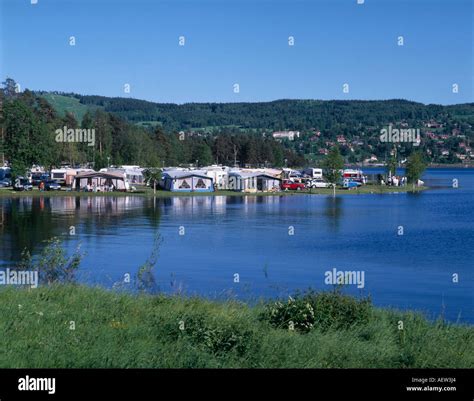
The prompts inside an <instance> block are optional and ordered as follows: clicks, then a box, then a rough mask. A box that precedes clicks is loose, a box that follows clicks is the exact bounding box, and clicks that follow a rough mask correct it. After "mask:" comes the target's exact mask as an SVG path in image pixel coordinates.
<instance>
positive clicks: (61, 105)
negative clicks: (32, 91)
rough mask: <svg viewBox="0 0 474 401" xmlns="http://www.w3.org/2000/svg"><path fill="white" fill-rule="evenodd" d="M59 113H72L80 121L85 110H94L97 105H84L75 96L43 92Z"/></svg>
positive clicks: (63, 114) (61, 114) (62, 114)
mask: <svg viewBox="0 0 474 401" xmlns="http://www.w3.org/2000/svg"><path fill="white" fill-rule="evenodd" d="M42 96H43V97H44V98H45V99H46V100H47V101H48V102H49V103H50V104H51V105H52V106H53V107H54V109H55V110H56V111H57V112H58V113H59V115H60V116H62V117H64V116H65V115H66V113H67V112H69V113H72V114H74V117H75V118H76V120H77V121H79V122H81V121H82V118H83V117H84V114H86V112H87V110H91V111H93V110H95V109H97V108H98V107H97V106H86V105H84V104H82V103H80V102H79V99H77V98H75V97H69V96H63V95H55V94H52V93H45V94H44V95H42Z"/></svg>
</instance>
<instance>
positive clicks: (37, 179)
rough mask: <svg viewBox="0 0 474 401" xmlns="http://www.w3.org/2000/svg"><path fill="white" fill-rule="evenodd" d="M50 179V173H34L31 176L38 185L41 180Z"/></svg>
mask: <svg viewBox="0 0 474 401" xmlns="http://www.w3.org/2000/svg"><path fill="white" fill-rule="evenodd" d="M49 179H50V177H49V174H37V173H36V174H33V176H32V177H31V183H32V184H33V185H34V186H35V187H37V186H38V185H39V184H40V183H41V181H48V180H49Z"/></svg>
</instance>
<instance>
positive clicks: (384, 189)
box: [0, 185, 429, 198]
mask: <svg viewBox="0 0 474 401" xmlns="http://www.w3.org/2000/svg"><path fill="white" fill-rule="evenodd" d="M427 189H429V187H426V186H422V187H414V188H413V187H412V186H411V185H407V186H404V187H392V186H386V185H365V186H362V187H359V188H357V189H350V190H348V189H336V195H367V194H391V193H405V192H420V191H424V190H427ZM301 195H333V190H332V189H331V188H315V189H311V190H304V191H279V192H254V193H252V192H236V191H228V190H225V191H215V192H170V191H163V190H157V191H156V193H154V192H153V189H151V188H148V187H147V188H140V189H138V190H137V191H134V192H82V191H67V190H61V191H39V190H38V189H36V188H35V189H33V190H32V191H22V192H19V191H13V190H12V189H10V188H1V189H0V198H19V197H61V196H81V197H88V196H142V197H156V198H170V197H175V196H301Z"/></svg>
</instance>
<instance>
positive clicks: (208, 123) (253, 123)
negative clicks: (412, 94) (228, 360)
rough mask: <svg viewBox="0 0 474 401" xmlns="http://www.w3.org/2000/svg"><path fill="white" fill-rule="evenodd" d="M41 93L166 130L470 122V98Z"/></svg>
mask: <svg viewBox="0 0 474 401" xmlns="http://www.w3.org/2000/svg"><path fill="white" fill-rule="evenodd" d="M43 96H44V97H46V98H47V99H48V101H49V102H50V103H51V104H52V105H53V106H54V107H55V109H56V110H57V111H58V112H60V113H64V112H65V111H70V112H72V113H74V114H75V115H76V117H77V118H78V119H81V118H82V116H83V115H84V113H85V111H86V110H87V109H97V108H101V109H103V110H104V111H107V112H111V113H113V114H115V115H117V116H120V117H122V118H124V119H126V120H128V121H129V122H132V123H136V124H140V125H152V126H153V125H157V124H159V125H162V126H163V128H164V129H165V130H166V131H179V130H190V129H212V128H219V129H224V128H228V130H234V131H236V130H247V131H248V130H251V129H253V130H284V129H293V130H309V129H311V128H316V129H318V130H335V131H336V132H341V133H343V132H347V130H353V129H355V128H357V127H361V126H364V127H379V126H381V125H386V124H388V123H390V122H392V123H396V122H400V121H404V122H406V123H407V124H408V125H409V126H411V127H419V126H421V124H422V122H423V121H428V120H435V121H443V122H453V121H452V120H456V122H458V121H459V122H462V123H467V124H470V125H474V103H469V104H460V105H453V106H441V105H424V104H421V103H416V102H410V101H407V100H385V101H359V100H348V101H345V100H331V101H321V100H277V101H273V102H262V103H187V104H183V105H177V104H171V103H153V102H148V101H145V100H139V99H130V98H110V97H105V96H82V95H76V94H67V95H59V94H52V93H46V94H43Z"/></svg>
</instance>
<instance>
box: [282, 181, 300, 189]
mask: <svg viewBox="0 0 474 401" xmlns="http://www.w3.org/2000/svg"><path fill="white" fill-rule="evenodd" d="M281 189H283V190H284V191H288V190H289V189H291V190H292V191H302V190H303V189H305V185H304V184H303V183H301V182H293V181H290V180H284V181H283V182H282V183H281Z"/></svg>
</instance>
